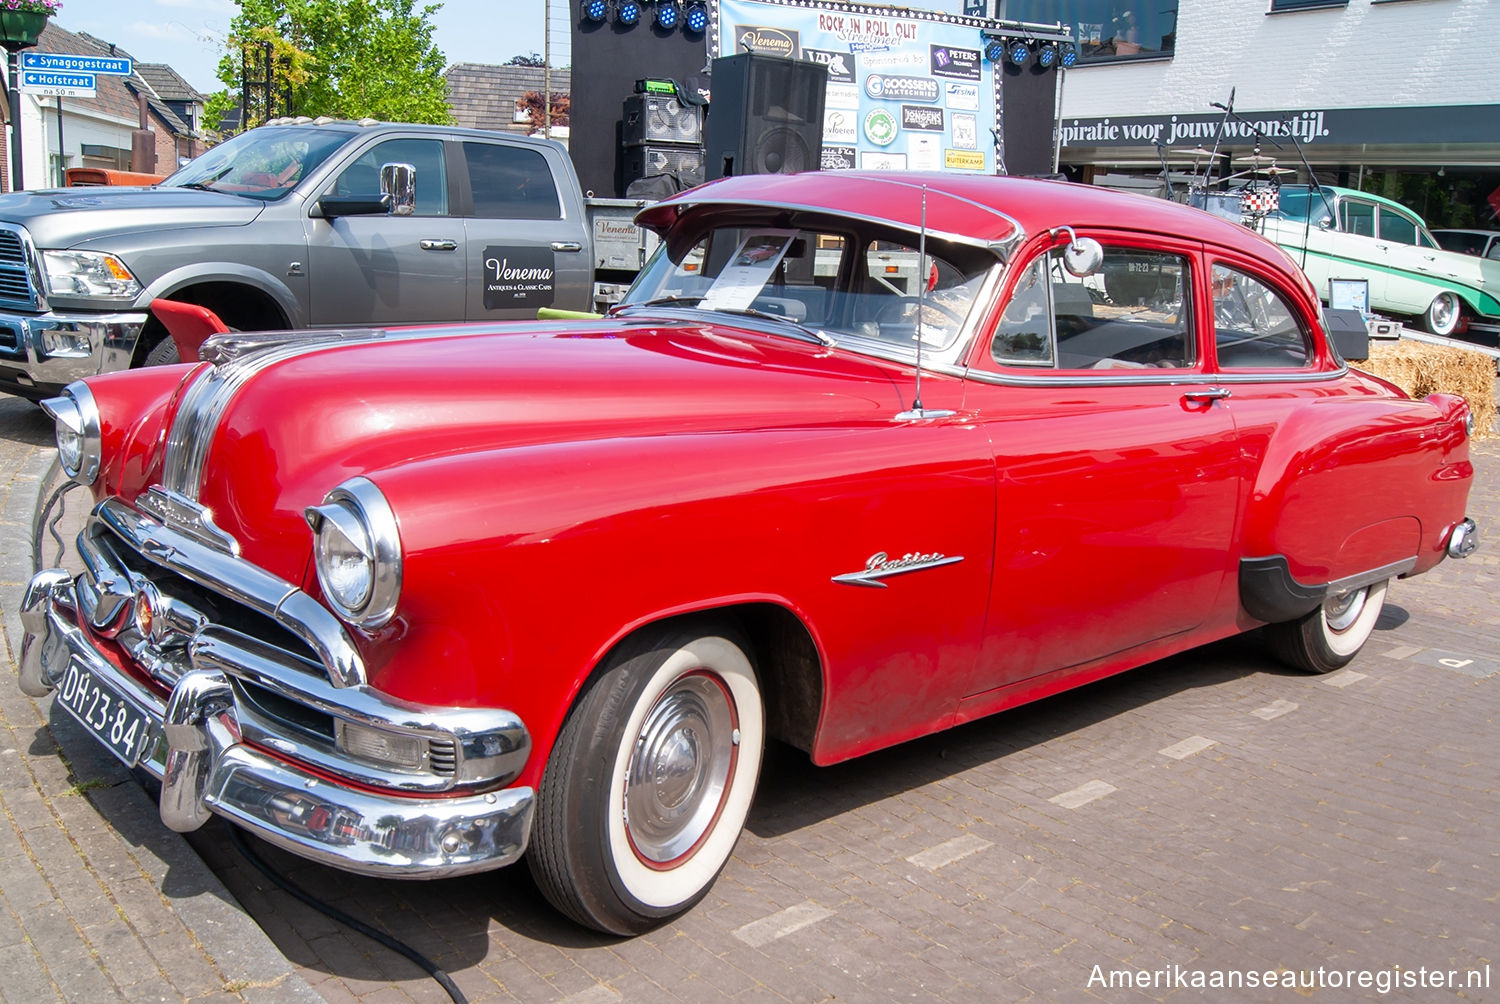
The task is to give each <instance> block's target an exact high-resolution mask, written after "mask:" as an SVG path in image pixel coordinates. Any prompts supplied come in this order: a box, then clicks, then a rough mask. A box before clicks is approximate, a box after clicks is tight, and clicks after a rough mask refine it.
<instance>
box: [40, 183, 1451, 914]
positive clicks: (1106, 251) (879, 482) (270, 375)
mask: <svg viewBox="0 0 1500 1004" xmlns="http://www.w3.org/2000/svg"><path fill="white" fill-rule="evenodd" d="M641 219H642V221H643V222H644V223H645V224H646V225H648V226H650V227H652V228H654V229H655V230H656V231H658V232H659V233H660V234H661V236H662V238H663V246H662V251H661V253H660V254H659V255H658V256H657V257H656V258H655V259H654V260H653V261H652V262H651V263H650V264H649V265H648V267H647V268H646V270H645V271H644V272H643V273H642V275H641V276H640V278H639V281H638V282H637V283H636V285H635V286H634V287H633V289H632V291H631V293H630V294H629V296H628V297H627V298H626V301H625V302H624V303H623V304H622V305H621V306H620V307H618V308H617V309H616V310H614V311H613V312H612V313H611V315H610V316H609V317H607V318H604V319H601V320H596V321H578V322H568V323H531V322H524V323H517V322H512V323H507V324H493V325H470V326H460V327H442V328H436V327H430V328H420V327H418V328H404V329H399V330H397V329H391V330H370V331H347V330H340V331H323V332H300V333H257V334H226V335H222V336H218V337H216V338H214V339H211V340H210V341H209V342H208V343H207V344H206V345H205V347H204V350H203V354H202V355H203V360H204V361H202V362H199V363H196V364H190V365H180V366H173V367H162V368H156V369H146V370H137V371H131V372H124V373H113V374H109V375H106V376H100V377H96V378H91V379H89V380H86V381H82V382H79V383H75V384H72V385H71V386H70V387H69V388H68V390H67V392H66V394H65V395H63V396H62V397H59V398H55V399H53V400H51V401H49V402H48V403H47V405H46V407H47V408H48V410H49V411H50V412H51V414H52V415H53V416H54V417H55V418H56V421H57V434H58V448H59V451H60V457H61V462H62V464H63V466H64V469H65V471H66V472H67V474H68V475H69V476H70V477H72V478H73V479H74V480H76V481H78V482H80V483H82V484H84V485H87V486H89V488H90V490H91V491H92V494H93V496H94V499H95V501H96V504H95V506H94V508H93V510H92V513H91V515H90V516H89V517H88V520H87V523H86V525H85V527H84V529H83V531H82V533H81V534H80V535H79V537H78V548H79V551H80V555H81V557H82V560H83V567H84V570H83V571H82V572H81V573H80V574H77V575H76V576H75V575H70V574H69V573H68V572H66V571H63V570H61V569H50V570H44V571H42V572H40V573H39V574H38V575H37V576H35V578H34V579H33V581H32V582H31V583H30V586H29V589H28V591H27V594H26V598H25V604H24V610H23V615H22V616H23V620H24V623H25V625H26V629H27V635H26V638H25V644H24V653H23V656H22V660H21V661H22V683H23V686H24V688H25V690H26V691H27V693H30V694H34V695H43V694H48V693H55V694H56V695H57V703H58V704H59V705H61V706H62V707H63V708H64V709H66V710H67V711H68V712H69V713H71V714H73V715H74V716H75V717H77V718H78V719H79V720H80V721H81V722H82V723H83V724H84V725H85V726H86V727H87V728H88V729H90V730H91V731H92V733H93V734H94V735H95V736H96V737H97V738H98V739H99V741H100V742H102V743H104V744H106V745H107V746H109V748H110V749H112V750H114V751H115V753H117V754H118V755H119V756H120V757H121V758H122V759H123V760H124V761H125V762H126V763H128V764H132V765H138V766H140V767H141V768H143V769H144V770H145V771H147V772H149V773H150V774H153V775H156V776H157V777H159V778H160V779H161V781H162V785H161V815H162V819H163V820H164V821H165V823H166V824H167V825H168V826H170V827H172V828H174V829H178V830H188V829H191V828H193V827H196V826H198V825H200V824H201V823H202V822H203V821H204V820H205V819H207V818H208V817H209V816H210V815H211V814H217V815H220V816H223V817H225V818H226V819H229V820H230V821H232V822H234V823H237V824H239V825H241V826H243V827H245V828H247V829H249V830H251V831H253V832H255V833H257V834H259V835H260V836H262V837H263V838H265V839H266V840H269V841H271V842H273V843H276V844H278V845H280V846H282V847H285V848H288V849H289V850H291V851H293V852H295V853H298V854H302V855H305V856H306V857H309V858H312V859H315V860H318V861H322V862H326V863H328V864H330V865H333V866H335V867H339V868H345V869H349V870H352V871H356V872H363V873H367V874H374V875H390V876H405V877H431V876H443V875H455V874H461V873H467V872H473V871H477V870H480V869H485V868H492V867H495V866H499V865H504V864H507V863H510V862H513V861H516V860H517V859H519V858H520V857H521V856H522V855H523V854H525V855H526V857H527V859H528V861H529V864H530V868H531V871H532V872H533V874H534V875H535V876H536V879H537V882H538V884H539V885H540V887H541V889H542V890H543V891H544V892H545V894H546V895H547V897H548V898H549V899H550V900H551V901H552V902H553V903H555V904H556V905H557V906H558V907H559V908H560V909H561V910H563V911H564V912H565V913H567V914H568V915H570V916H572V917H573V918H575V919H576V920H578V921H579V922H581V923H583V924H587V925H591V926H594V927H597V928H599V929H601V930H605V931H611V932H617V933H622V934H625V933H632V932H638V931H641V930H644V929H646V928H649V927H650V926H652V925H654V924H657V923H660V922H661V921H662V920H663V918H667V917H671V916H673V915H674V914H677V913H679V912H681V911H683V910H685V909H687V908H688V907H690V906H691V905H692V904H693V903H695V902H696V901H697V900H698V899H699V898H700V897H702V896H703V895H704V893H705V892H706V890H707V889H708V888H709V886H710V885H711V883H712V882H713V881H714V879H715V877H716V876H717V875H718V873H719V871H720V870H721V869H722V868H723V866H724V864H725V862H726V861H727V859H728V858H729V855H730V853H731V852H732V850H733V848H734V846H735V842H736V840H737V839H738V836H739V834H740V831H741V828H742V826H743V824H744V822H745V818H746V814H747V812H748V811H749V807H750V803H751V797H752V795H753V793H754V790H755V786H756V780H757V776H758V773H759V769H760V764H761V755H762V750H763V748H764V746H765V743H766V741H767V740H768V739H771V738H775V739H779V740H781V741H783V742H786V743H789V744H791V745H793V746H796V747H800V748H801V749H803V750H805V751H807V753H808V754H809V755H810V756H811V757H812V759H813V760H814V761H815V762H817V763H820V764H827V763H833V762H835V761H839V760H843V759H845V758H847V757H853V756H856V755H858V754H861V753H865V752H868V751H870V750H876V749H880V748H882V747H887V746H890V745H892V744H894V743H899V742H901V741H903V740H906V739H910V738H912V737H914V736H920V735H924V734H926V733H931V732H934V731H936V730H939V729H945V728H948V727H950V726H953V725H956V724H958V723H960V722H966V721H969V720H972V719H975V718H978V717H980V716H982V715H989V714H992V713H994V712H997V711H1001V710H1003V709H1006V708H1010V707H1013V706H1015V705H1018V704H1021V703H1024V702H1026V701H1031V700H1035V699H1037V698H1040V697H1044V696H1046V695H1048V694H1053V693H1056V692H1058V691H1061V690H1065V689H1067V688H1070V687H1076V686H1078V685H1080V684H1083V683H1087V682H1089V681H1092V680H1097V679H1099V678H1101V677H1104V676H1108V675H1110V674H1112V673H1118V672H1120V671H1122V670H1126V669H1129V668H1131V667H1133V666H1139V665H1141V664H1142V663H1145V662H1148V661H1151V660H1154V659H1160V658H1162V657H1163V656H1166V655H1169V654H1171V653H1174V652H1180V651H1182V650H1183V649H1187V648H1189V647H1192V646H1196V645H1202V644H1204V643H1205V642H1209V641H1213V640H1215V639H1219V638H1223V637H1226V636H1228V635H1232V634H1235V633H1237V632H1243V631H1249V630H1253V629H1260V628H1262V627H1264V633H1265V636H1266V638H1267V640H1268V641H1269V643H1270V645H1271V648H1272V650H1273V651H1274V652H1275V653H1276V654H1277V655H1279V656H1280V657H1281V658H1283V659H1285V660H1287V661H1288V662H1290V663H1292V664H1293V665H1295V666H1299V667H1301V668H1303V669H1305V670H1308V671H1311V672H1327V671H1330V670H1333V669H1336V668H1338V667H1340V666H1343V665H1344V664H1346V663H1347V662H1349V660H1350V659H1352V658H1353V657H1354V656H1355V655H1356V653H1357V652H1358V651H1359V649H1360V647H1361V646H1362V645H1363V644H1364V642H1365V641H1366V639H1367V638H1368V637H1369V636H1370V633H1371V630H1372V628H1373V627H1374V624H1375V619H1376V617H1377V616H1378V615H1379V612H1380V608H1381V604H1382V601H1383V599H1384V597H1385V594H1386V586H1387V583H1388V582H1389V581H1390V580H1392V579H1395V578H1399V577H1402V576H1407V575H1413V574H1417V573H1420V572H1424V571H1427V570H1428V569H1430V568H1432V567H1433V566H1434V565H1436V564H1438V563H1439V562H1440V561H1442V560H1443V559H1444V558H1445V557H1450V556H1451V557H1462V556H1463V555H1465V554H1467V553H1468V552H1469V551H1470V550H1472V549H1473V547H1474V544H1475V540H1476V537H1475V528H1474V524H1473V522H1472V521H1471V520H1469V519H1467V518H1466V516H1465V504H1466V499H1467V495H1468V490H1469V484H1470V480H1471V477H1472V468H1471V466H1470V462H1469V453H1468V434H1469V432H1470V431H1471V430H1470V428H1469V426H1470V424H1471V419H1470V415H1469V410H1468V408H1467V406H1466V405H1465V403H1464V402H1463V401H1462V400H1460V399H1458V398H1455V397H1448V396H1443V395H1433V396H1431V397H1429V398H1427V399H1426V400H1422V401H1414V400H1410V399H1409V398H1407V397H1406V396H1405V395H1404V394H1402V393H1401V392H1400V391H1399V390H1397V389H1395V388H1394V387H1392V386H1391V385H1389V384H1387V383H1385V382H1383V381H1381V380H1378V379H1376V378H1374V377H1372V376H1368V375H1365V374H1363V373H1359V372H1356V371H1353V370H1350V369H1349V368H1348V367H1347V366H1346V365H1345V364H1344V362H1343V361H1342V360H1341V359H1339V358H1338V356H1337V355H1336V353H1335V351H1334V350H1333V349H1332V348H1331V347H1330V344H1329V340H1328V337H1327V334H1326V332H1325V330H1324V325H1323V322H1322V320H1321V315H1320V312H1319V306H1318V298H1317V293H1316V292H1315V291H1314V290H1313V289H1312V288H1311V287H1310V286H1309V285H1308V283H1307V281H1306V280H1305V279H1304V277H1303V276H1302V274H1301V273H1300V272H1299V271H1298V270H1297V268H1296V267H1295V266H1294V265H1293V264H1292V263H1291V261H1290V260H1289V259H1288V258H1287V257H1286V256H1285V255H1284V254H1282V253H1281V252H1280V251H1278V250H1277V249H1276V248H1275V247H1274V246H1272V245H1271V244H1269V243H1268V242H1266V241H1265V240H1262V239H1261V238H1260V237H1258V236H1256V235H1255V234H1253V233H1251V232H1250V231H1248V230H1246V229H1245V228H1243V227H1239V226H1236V225H1233V224H1231V223H1228V222H1225V221H1223V220H1220V219H1218V218H1216V217H1213V216H1210V215H1207V214H1205V213H1201V212H1198V211H1195V210H1191V209H1187V208H1183V207H1180V206H1176V205H1172V204H1169V203H1165V202H1158V201H1154V200H1149V199H1142V198H1138V197H1135V196H1129V195H1118V194H1113V193H1110V192H1105V191H1101V190H1096V189H1092V188H1088V187H1082V186H1075V185H1070V184H1064V183H1056V182H1045V181H1025V180H1014V179H1005V178H981V177H975V178H969V177H953V176H946V175H944V176H939V175H930V176H924V175H915V174H913V175H906V174H861V173H851V172H839V173H828V174H807V175H797V176H787V177H783V176H753V177H739V178H731V179H727V180H724V181H720V182H716V183H713V184H709V185H705V186H702V187H700V188H696V189H693V190H691V191H688V192H685V193H683V194H681V195H679V196H677V197H675V198H672V199H668V200H666V201H664V202H661V203H658V204H655V205H653V206H651V207H648V208H647V209H646V210H644V211H643V212H642V214H641Z"/></svg>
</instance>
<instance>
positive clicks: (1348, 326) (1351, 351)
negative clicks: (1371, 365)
mask: <svg viewBox="0 0 1500 1004" xmlns="http://www.w3.org/2000/svg"><path fill="white" fill-rule="evenodd" d="M1323 326H1324V327H1325V328H1327V329H1328V337H1329V339H1330V340H1331V341H1332V342H1333V347H1334V348H1335V349H1337V350H1338V353H1339V355H1341V356H1343V357H1344V358H1345V359H1368V358H1370V329H1369V328H1368V327H1366V326H1365V315H1363V314H1361V313H1360V312H1359V311H1357V310H1343V309H1335V308H1333V307H1324V308H1323Z"/></svg>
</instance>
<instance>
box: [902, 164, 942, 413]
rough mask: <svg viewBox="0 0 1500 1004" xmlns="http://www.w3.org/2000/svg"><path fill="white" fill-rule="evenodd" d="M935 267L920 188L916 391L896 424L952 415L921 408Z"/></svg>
mask: <svg viewBox="0 0 1500 1004" xmlns="http://www.w3.org/2000/svg"><path fill="white" fill-rule="evenodd" d="M935 269H936V266H935V265H931V264H929V263H928V261H927V186H926V185H925V184H924V185H923V186H922V232H921V234H920V235H919V236H918V237H917V268H916V273H917V274H916V280H917V389H916V396H915V397H914V398H913V399H912V403H911V409H910V410H909V411H903V412H901V413H900V414H898V415H897V416H896V421H898V422H909V421H911V420H912V419H916V418H946V417H947V416H949V415H952V414H953V412H951V411H932V412H929V411H927V410H926V409H925V408H923V407H922V314H923V313H924V312H925V311H926V304H927V280H928V276H930V275H931V274H932V273H933V271H934V270H935Z"/></svg>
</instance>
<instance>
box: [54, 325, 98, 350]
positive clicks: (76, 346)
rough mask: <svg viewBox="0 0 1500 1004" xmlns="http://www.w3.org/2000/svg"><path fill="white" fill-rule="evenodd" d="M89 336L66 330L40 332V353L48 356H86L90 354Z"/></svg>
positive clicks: (80, 332) (55, 329)
mask: <svg viewBox="0 0 1500 1004" xmlns="http://www.w3.org/2000/svg"><path fill="white" fill-rule="evenodd" d="M92 349H93V347H92V345H91V344H90V343H89V336H88V335H87V334H85V333H84V332H82V331H71V330H69V329H67V328H48V329H46V330H45V331H43V332H42V352H44V353H45V354H47V355H49V356H87V355H90V354H92Z"/></svg>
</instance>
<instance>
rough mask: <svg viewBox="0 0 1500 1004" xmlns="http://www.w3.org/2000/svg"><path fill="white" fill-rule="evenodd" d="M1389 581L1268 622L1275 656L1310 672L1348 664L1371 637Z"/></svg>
mask: <svg viewBox="0 0 1500 1004" xmlns="http://www.w3.org/2000/svg"><path fill="white" fill-rule="evenodd" d="M1387 585H1388V582H1386V581H1381V582H1376V583H1374V584H1373V585H1368V586H1361V587H1360V588H1358V589H1351V590H1348V591H1347V592H1342V593H1338V594H1337V595H1334V596H1330V597H1328V598H1327V599H1325V600H1324V601H1323V604H1322V605H1321V606H1320V607H1318V609H1316V610H1314V611H1313V612H1312V613H1310V614H1307V615H1306V616H1304V617H1302V618H1300V619H1298V620H1294V621H1286V622H1285V623H1282V624H1267V625H1266V640H1267V642H1268V643H1269V644H1270V647H1271V651H1272V653H1274V654H1275V656H1276V658H1278V659H1280V660H1281V661H1282V662H1285V663H1287V664H1288V665H1291V666H1295V667H1296V668H1297V669H1301V670H1306V671H1307V672H1309V673H1331V672H1333V671H1334V670H1336V669H1342V668H1343V667H1344V666H1347V665H1348V664H1349V661H1350V660H1351V659H1353V658H1354V657H1355V656H1356V655H1357V654H1359V650H1360V649H1361V648H1363V647H1364V644H1365V642H1367V641H1369V639H1370V635H1371V634H1372V633H1373V632H1374V631H1375V622H1376V621H1377V620H1379V619H1380V609H1381V607H1383V606H1385V591H1386V586H1387Z"/></svg>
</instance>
